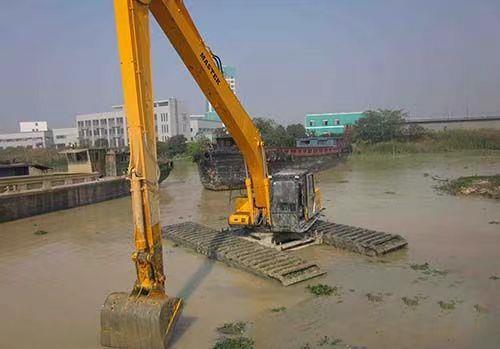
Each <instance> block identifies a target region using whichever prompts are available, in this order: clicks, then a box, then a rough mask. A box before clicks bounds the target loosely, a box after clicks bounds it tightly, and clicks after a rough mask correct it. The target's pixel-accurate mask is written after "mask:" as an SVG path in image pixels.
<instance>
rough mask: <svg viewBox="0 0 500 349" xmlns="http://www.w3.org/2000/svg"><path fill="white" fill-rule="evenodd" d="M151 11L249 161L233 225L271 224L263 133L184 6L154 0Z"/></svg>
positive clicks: (169, 0)
mask: <svg viewBox="0 0 500 349" xmlns="http://www.w3.org/2000/svg"><path fill="white" fill-rule="evenodd" d="M150 9H151V13H152V14H153V16H154V17H155V18H156V20H157V22H158V24H159V25H160V27H161V29H162V30H163V32H164V33H165V35H166V36H167V37H168V39H169V40H170V42H171V43H172V46H173V47H174V48H175V50H176V51H177V53H178V54H179V56H180V57H181V59H182V61H183V62H184V64H185V65H186V67H187V68H188V70H189V72H190V73H191V75H192V76H193V78H194V79H195V80H196V83H197V84H198V86H199V87H200V89H201V90H202V91H203V93H204V94H205V96H206V98H207V99H208V100H209V101H210V103H211V104H212V106H213V107H214V109H215V111H216V112H217V114H218V115H219V117H220V118H221V120H222V121H223V122H224V125H225V126H226V128H227V130H228V131H229V133H230V134H231V136H232V137H233V139H234V141H235V142H236V145H237V146H238V149H239V150H240V151H241V153H242V154H243V158H244V159H245V163H246V166H247V169H248V174H249V177H248V178H247V179H246V180H245V184H246V188H247V197H246V198H245V199H244V200H241V199H240V201H239V202H238V203H237V204H236V206H237V209H236V213H235V214H233V215H232V216H231V217H230V218H229V223H230V224H236V225H238V224H240V225H254V224H256V223H257V222H256V220H257V219H258V218H259V219H260V220H263V222H264V223H268V224H270V223H271V215H270V206H271V203H270V194H269V178H268V170H267V162H266V157H265V152H264V143H263V141H262V138H261V136H260V133H259V130H258V129H257V128H256V127H255V125H254V124H253V122H252V119H251V118H250V116H249V115H248V113H247V112H246V111H245V109H244V108H243V106H242V105H241V103H240V101H239V100H238V98H237V97H236V95H235V94H234V92H233V91H232V90H231V88H230V87H229V84H228V83H227V82H226V80H225V79H224V76H223V73H222V71H220V70H219V68H218V67H217V63H216V62H215V60H214V58H213V54H212V52H211V51H210V49H209V47H208V46H207V45H206V44H205V42H204V41H203V39H202V37H201V35H200V33H199V32H198V30H197V29H196V26H195V25H194V22H193V20H192V19H191V16H190V15H189V13H188V11H187V9H186V7H185V6H184V4H183V2H182V1H181V0H152V1H151V4H150ZM242 220H244V221H242Z"/></svg>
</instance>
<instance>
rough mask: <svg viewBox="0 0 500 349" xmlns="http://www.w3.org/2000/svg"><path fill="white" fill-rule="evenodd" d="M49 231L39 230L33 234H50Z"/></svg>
mask: <svg viewBox="0 0 500 349" xmlns="http://www.w3.org/2000/svg"><path fill="white" fill-rule="evenodd" d="M48 233H49V232H48V231H46V230H37V231H35V232H34V233H33V234H35V235H45V234H48Z"/></svg>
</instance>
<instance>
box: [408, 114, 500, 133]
mask: <svg viewBox="0 0 500 349" xmlns="http://www.w3.org/2000/svg"><path fill="white" fill-rule="evenodd" d="M406 124H408V125H420V126H422V127H425V128H429V129H433V130H446V129H457V128H461V129H479V128H488V129H497V130H500V115H499V116H496V115H486V116H450V117H409V118H407V119H406Z"/></svg>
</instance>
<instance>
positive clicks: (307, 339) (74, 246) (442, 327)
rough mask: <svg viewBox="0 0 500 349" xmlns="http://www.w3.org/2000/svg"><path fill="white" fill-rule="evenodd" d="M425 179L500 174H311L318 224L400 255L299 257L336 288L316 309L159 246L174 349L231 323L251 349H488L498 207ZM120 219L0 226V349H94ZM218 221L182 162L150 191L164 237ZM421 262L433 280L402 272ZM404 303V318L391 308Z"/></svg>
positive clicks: (418, 169) (220, 196)
mask: <svg viewBox="0 0 500 349" xmlns="http://www.w3.org/2000/svg"><path fill="white" fill-rule="evenodd" d="M424 173H429V174H430V175H431V176H432V175H438V176H441V177H454V176H462V175H471V174H476V173H477V174H493V173H500V157H499V156H498V155H497V156H472V155H432V156H430V155H425V156H408V157H400V158H396V159H392V158H390V157H381V158H368V159H360V158H355V159H351V160H350V161H348V162H347V163H344V164H341V165H340V166H338V167H336V168H335V169H332V170H329V171H327V172H323V173H321V174H320V175H319V178H318V179H319V184H320V187H321V190H322V192H323V198H324V204H325V206H326V208H327V211H326V215H327V217H328V218H329V219H331V220H333V221H336V222H341V223H346V224H352V225H358V226H365V227H370V228H372V229H379V230H383V231H388V232H396V233H401V234H402V235H404V236H405V237H406V238H407V239H408V241H409V245H410V247H409V249H408V250H404V251H400V252H397V253H394V254H392V255H390V256H387V257H384V258H380V259H372V258H368V257H364V256H360V255H356V254H352V253H347V252H342V251H338V250H335V249H333V248H330V247H323V246H317V247H310V248H307V249H303V250H300V251H299V252H298V253H300V254H301V255H303V256H304V257H307V258H310V259H315V260H317V261H318V262H319V263H320V265H321V266H322V267H323V268H324V269H325V270H327V271H328V274H327V275H326V276H325V277H322V278H318V279H316V280H312V281H310V282H309V284H315V283H318V282H322V283H327V284H330V285H332V286H333V285H335V286H339V287H341V295H340V296H330V297H314V296H312V295H310V294H309V293H308V292H307V291H306V290H305V286H306V285H307V284H308V283H304V284H299V285H295V286H291V287H287V288H284V287H282V286H280V285H279V284H278V283H275V282H272V281H268V280H263V279H260V278H258V277H254V276H252V275H249V274H246V273H244V272H242V271H239V270H235V269H231V268H228V267H226V266H224V265H222V264H220V263H217V262H216V263H214V262H210V261H208V260H207V259H205V258H204V257H202V256H198V255H195V254H193V253H191V252H189V251H187V250H185V249H183V248H180V247H173V246H172V245H171V244H170V243H165V263H166V272H167V277H168V280H167V285H168V291H169V293H170V294H175V295H179V296H181V297H184V298H185V301H186V306H185V309H184V312H183V317H182V318H181V320H180V322H179V323H178V326H177V328H176V333H175V335H174V339H173V346H172V347H173V348H209V347H211V345H213V343H214V341H215V340H216V338H217V337H218V335H217V333H216V331H215V328H216V327H217V326H220V325H221V324H223V323H224V322H230V321H238V320H242V321H248V322H249V330H248V335H249V336H251V337H252V338H254V340H255V344H256V345H255V347H256V348H301V347H302V346H303V345H305V344H306V343H308V344H309V345H310V347H311V348H315V347H318V346H319V341H320V339H321V338H323V337H324V336H328V337H329V338H332V339H333V338H341V339H342V341H343V342H342V344H341V345H338V346H336V347H337V348H342V347H347V345H351V346H359V347H363V346H364V347H367V348H472V347H474V348H498V347H500V331H499V328H500V327H499V323H500V280H491V279H489V277H490V276H492V275H498V276H500V248H499V247H500V226H499V225H495V224H489V223H488V222H490V221H500V203H498V202H495V201H492V200H488V199H482V198H462V197H452V196H448V195H441V194H439V193H437V192H436V191H435V190H434V189H433V188H432V186H433V185H435V184H436V181H434V180H433V179H432V178H431V176H424ZM129 207H130V201H129V198H123V199H118V200H113V201H108V202H104V203H100V204H96V205H91V206H86V207H80V208H76V209H71V210H66V211H60V212H54V213H50V214H46V215H41V216H36V217H32V218H28V219H23V220H19V221H15V222H10V223H3V224H0V239H1V241H2V243H1V244H0V275H1V277H0V324H1V325H0V348H99V345H98V331H99V310H100V306H101V304H102V302H103V301H104V299H105V297H106V295H107V294H108V293H110V292H112V291H126V290H129V289H130V287H131V285H132V282H133V278H134V276H133V272H134V270H133V267H132V263H131V262H130V259H129V255H130V253H131V251H132V240H131V234H130V208H129ZM230 209H231V205H230V204H229V194H228V193H227V192H209V191H205V190H203V189H202V187H201V185H200V183H199V180H198V176H197V172H196V168H195V167H194V166H193V165H192V164H190V163H187V162H182V163H177V164H176V168H175V170H174V171H173V172H172V174H171V175H170V177H169V178H168V179H167V181H166V182H164V183H163V184H162V186H161V210H162V222H163V223H164V224H171V223H174V222H178V221H182V220H194V221H198V222H201V223H204V224H207V225H211V226H213V227H220V226H223V225H224V224H225V217H226V215H227V214H228V213H229V211H230ZM39 229H41V230H45V231H47V232H48V233H47V234H46V235H41V236H39V235H34V234H33V232H34V231H36V230H39ZM424 262H428V263H429V264H430V266H431V268H432V269H438V270H439V271H441V273H438V272H433V273H431V274H425V273H424V272H423V271H416V270H413V269H412V268H411V267H410V264H412V263H424ZM442 271H448V272H447V273H446V272H442ZM441 274H443V275H441ZM367 293H371V294H374V295H378V294H379V293H380V294H381V295H382V300H381V301H380V302H372V301H370V300H369V299H368V297H367V296H366V294H367ZM415 296H418V297H420V298H419V304H418V305H416V306H413V307H409V306H407V305H405V304H404V303H403V301H402V300H401V298H402V297H415ZM439 301H444V302H451V301H454V302H455V308H454V309H450V310H443V309H441V307H440V305H439V304H438V302H439ZM475 305H480V306H481V307H484V308H485V309H486V311H482V312H478V311H477V310H476V309H475V308H474V306H475ZM281 306H284V307H286V308H287V310H286V311H284V312H280V313H274V312H271V311H270V309H271V308H275V307H281ZM481 309H483V308H481Z"/></svg>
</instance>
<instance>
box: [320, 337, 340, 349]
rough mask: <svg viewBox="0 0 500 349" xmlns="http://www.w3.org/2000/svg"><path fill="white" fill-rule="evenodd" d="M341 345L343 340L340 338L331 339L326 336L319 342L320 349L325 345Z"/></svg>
mask: <svg viewBox="0 0 500 349" xmlns="http://www.w3.org/2000/svg"><path fill="white" fill-rule="evenodd" d="M340 343H342V339H340V338H330V337H328V336H324V337H323V338H321V339H320V340H319V341H318V346H320V347H323V346H325V345H330V346H335V345H337V344H340Z"/></svg>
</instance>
